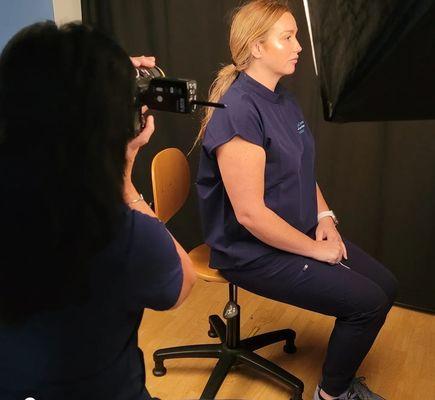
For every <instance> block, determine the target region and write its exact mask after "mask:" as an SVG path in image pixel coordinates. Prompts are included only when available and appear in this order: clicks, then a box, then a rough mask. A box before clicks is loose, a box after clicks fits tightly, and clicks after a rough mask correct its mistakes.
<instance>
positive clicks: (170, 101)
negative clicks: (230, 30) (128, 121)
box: [134, 66, 226, 133]
mask: <svg viewBox="0 0 435 400" xmlns="http://www.w3.org/2000/svg"><path fill="white" fill-rule="evenodd" d="M196 90H197V82H196V81H195V80H193V79H182V78H168V77H166V76H165V73H164V72H163V70H162V69H161V68H159V67H157V66H155V67H152V68H145V67H139V68H136V94H135V107H136V113H135V122H134V127H135V132H136V133H139V132H140V131H141V130H142V129H143V127H144V123H145V121H144V116H143V115H142V111H141V110H142V106H147V107H148V108H149V109H150V110H158V111H169V112H175V113H181V114H190V113H193V112H194V111H195V110H196V108H197V106H198V105H202V106H207V107H218V108H225V107H226V105H225V104H220V103H210V102H205V101H198V100H197V98H196Z"/></svg>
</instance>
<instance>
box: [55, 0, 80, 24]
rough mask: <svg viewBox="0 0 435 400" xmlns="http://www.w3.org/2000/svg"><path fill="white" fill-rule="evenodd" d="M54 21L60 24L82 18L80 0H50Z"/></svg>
mask: <svg viewBox="0 0 435 400" xmlns="http://www.w3.org/2000/svg"><path fill="white" fill-rule="evenodd" d="M52 1H53V13H54V21H55V22H56V24H58V25H61V24H65V23H67V22H72V21H81V20H82V6H81V2H80V0H52Z"/></svg>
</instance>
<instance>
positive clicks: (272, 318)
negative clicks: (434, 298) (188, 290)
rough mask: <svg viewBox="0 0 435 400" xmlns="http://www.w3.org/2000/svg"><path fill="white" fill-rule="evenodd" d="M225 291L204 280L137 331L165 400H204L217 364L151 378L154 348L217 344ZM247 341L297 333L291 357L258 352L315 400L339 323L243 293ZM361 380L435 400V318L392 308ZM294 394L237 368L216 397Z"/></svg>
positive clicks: (411, 397)
mask: <svg viewBox="0 0 435 400" xmlns="http://www.w3.org/2000/svg"><path fill="white" fill-rule="evenodd" d="M227 296H228V295H227V286H226V285H224V284H219V283H205V282H203V281H201V280H198V283H197V285H196V286H195V288H194V289H193V291H192V294H191V295H190V297H189V298H188V299H187V300H186V302H185V303H184V304H183V305H182V306H181V307H180V308H178V309H177V310H173V311H167V312H163V313H162V312H154V311H150V310H146V311H145V313H144V319H143V321H142V324H141V327H140V330H139V344H140V346H141V348H142V350H143V351H144V355H145V365H146V373H147V388H148V390H149V391H150V393H151V394H152V395H153V396H156V397H159V398H161V399H162V400H178V399H180V400H181V399H184V400H187V399H190V400H193V399H198V398H199V396H200V394H201V392H202V389H203V388H204V385H205V383H206V382H207V379H208V376H209V374H210V372H211V370H212V368H213V366H214V364H215V363H216V360H207V359H182V360H168V361H167V362H166V363H165V366H166V367H167V369H168V372H167V374H166V375H165V376H163V377H160V378H157V377H155V376H154V375H153V374H152V371H151V370H152V368H153V362H152V353H153V351H154V350H156V349H159V348H163V347H171V346H178V345H186V344H199V343H213V342H217V339H211V338H209V337H208V335H207V330H208V315H210V314H218V315H221V313H222V309H223V307H224V305H225V303H226V301H227ZM239 304H240V305H241V307H242V320H241V331H242V337H247V336H253V335H255V334H257V333H263V332H267V331H271V330H275V329H283V328H292V329H294V330H295V331H296V333H297V337H296V345H297V347H298V351H297V353H295V354H291V355H288V354H286V353H284V352H283V351H282V343H278V344H274V345H270V346H268V347H266V348H263V349H261V350H259V351H258V353H259V354H261V355H262V356H264V357H266V358H268V359H270V360H271V361H273V362H275V363H276V364H278V365H280V366H281V367H283V368H284V369H286V370H287V371H290V372H291V373H292V374H294V375H296V376H297V377H298V378H299V379H301V380H302V381H303V382H304V384H305V391H304V400H311V399H312V396H313V391H314V388H315V386H316V385H317V383H318V380H319V377H320V372H321V366H322V362H323V359H324V356H325V351H326V346H327V341H328V337H329V334H330V332H331V330H332V328H333V323H334V319H333V318H331V317H326V316H323V315H320V314H316V313H313V312H309V311H305V310H301V309H299V308H296V307H291V306H288V305H286V304H281V303H278V302H275V301H272V300H268V299H264V298H262V297H259V296H256V295H254V294H251V293H248V292H246V291H244V290H241V289H239ZM358 375H363V376H366V377H367V380H368V382H369V386H370V388H371V389H373V390H374V391H376V392H378V393H379V394H381V395H382V396H384V397H386V398H387V399H388V400H399V399H400V400H401V399H403V400H405V399H406V400H431V399H435V316H434V315H431V314H425V313H420V312H416V311H411V310H408V309H404V308H399V307H393V309H392V310H391V312H390V314H389V316H388V318H387V322H386V324H385V325H384V327H383V329H382V331H381V333H380V335H379V337H378V339H377V341H376V342H375V345H374V346H373V348H372V350H371V351H370V353H369V354H368V356H367V357H366V359H365V361H364V363H363V364H362V366H361V368H360V370H359V372H358ZM290 395H291V392H290V391H289V389H287V388H286V387H284V386H281V385H280V384H279V383H277V382H276V381H272V380H270V379H269V378H267V377H264V376H263V375H261V374H258V373H256V372H253V371H250V370H247V369H246V368H244V367H237V368H236V369H235V370H233V371H231V372H230V374H229V375H228V376H227V378H226V380H225V381H224V384H223V386H222V388H221V390H220V391H219V393H218V395H217V399H243V400H245V399H246V400H247V399H250V400H259V399H262V400H263V399H264V400H266V399H267V400H275V399H276V400H281V399H282V400H288V399H289V398H290Z"/></svg>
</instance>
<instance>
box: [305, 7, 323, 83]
mask: <svg viewBox="0 0 435 400" xmlns="http://www.w3.org/2000/svg"><path fill="white" fill-rule="evenodd" d="M304 8H305V16H306V18H307V25H308V32H309V34H310V41H311V51H312V53H313V61H314V70H315V71H316V75H319V74H318V72H317V61H316V52H315V51H314V41H313V31H312V29H311V19H310V9H309V7H308V0H304Z"/></svg>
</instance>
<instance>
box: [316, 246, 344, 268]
mask: <svg viewBox="0 0 435 400" xmlns="http://www.w3.org/2000/svg"><path fill="white" fill-rule="evenodd" d="M314 244H315V251H314V254H313V256H312V257H313V258H314V259H316V260H318V261H322V262H327V263H329V264H331V265H333V264H337V263H338V262H340V261H341V259H342V258H343V247H342V246H341V244H340V243H339V242H332V241H329V240H322V241H316V242H314Z"/></svg>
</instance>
